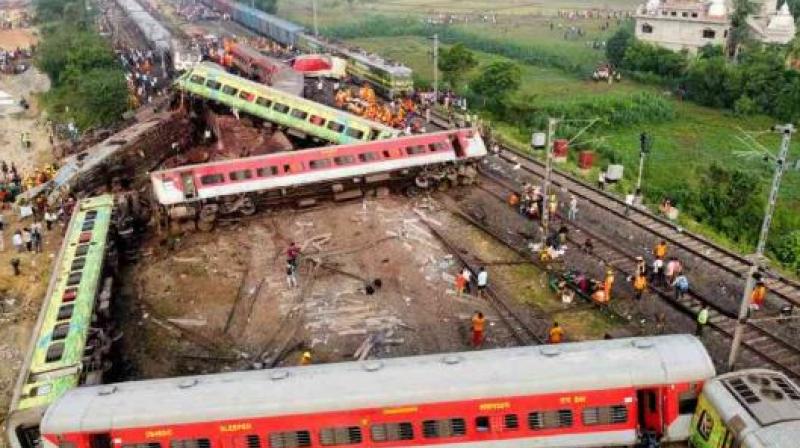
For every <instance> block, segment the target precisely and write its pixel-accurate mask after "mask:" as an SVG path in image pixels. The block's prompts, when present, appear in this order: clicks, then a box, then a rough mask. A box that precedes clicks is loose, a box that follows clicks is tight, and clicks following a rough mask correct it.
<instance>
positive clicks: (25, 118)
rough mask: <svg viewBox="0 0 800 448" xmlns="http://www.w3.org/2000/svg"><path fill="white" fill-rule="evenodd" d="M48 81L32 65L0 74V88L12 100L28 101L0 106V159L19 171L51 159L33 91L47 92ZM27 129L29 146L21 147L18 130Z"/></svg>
mask: <svg viewBox="0 0 800 448" xmlns="http://www.w3.org/2000/svg"><path fill="white" fill-rule="evenodd" d="M49 88H50V80H49V79H48V78H47V76H46V75H44V74H42V73H41V72H39V71H38V70H36V68H31V69H29V70H27V71H26V72H24V73H22V74H19V75H0V91H3V92H6V93H7V94H9V95H11V96H12V97H13V98H14V100H15V102H17V103H18V102H19V100H20V98H23V97H24V98H25V99H27V100H28V102H29V103H31V107H30V109H28V110H27V111H26V110H23V109H22V108H21V107H19V106H17V105H14V106H1V105H0V147H2V148H3V150H2V152H0V160H5V161H6V162H7V163H11V162H14V164H16V166H17V168H20V169H21V170H22V172H23V173H24V172H28V171H29V170H31V169H34V168H35V167H38V166H41V165H43V164H45V163H50V162H52V158H53V155H52V148H51V146H50V142H49V138H48V135H49V134H48V129H47V126H46V122H47V119H46V118H45V117H44V116H43V115H42V113H41V111H40V109H39V107H38V105H37V104H36V103H37V102H36V101H35V98H34V94H36V93H39V92H44V91H47V90H48V89H49ZM24 131H27V132H30V135H31V140H32V143H31V149H24V148H23V147H22V145H21V143H20V135H21V133H22V132H24Z"/></svg>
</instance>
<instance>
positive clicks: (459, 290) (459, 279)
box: [455, 272, 467, 297]
mask: <svg viewBox="0 0 800 448" xmlns="http://www.w3.org/2000/svg"><path fill="white" fill-rule="evenodd" d="M466 283H467V280H466V279H465V278H464V276H463V275H461V273H460V272H459V273H458V274H456V285H455V287H456V295H457V296H458V297H461V296H462V295H464V286H465V285H466Z"/></svg>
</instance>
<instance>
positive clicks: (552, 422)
mask: <svg viewBox="0 0 800 448" xmlns="http://www.w3.org/2000/svg"><path fill="white" fill-rule="evenodd" d="M570 426H572V411H570V410H569V409H561V410H558V411H537V412H531V413H529V414H528V428H530V429H533V430H540V429H551V428H569V427H570Z"/></svg>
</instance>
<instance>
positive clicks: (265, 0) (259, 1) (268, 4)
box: [251, 0, 278, 14]
mask: <svg viewBox="0 0 800 448" xmlns="http://www.w3.org/2000/svg"><path fill="white" fill-rule="evenodd" d="M251 1H252V2H253V3H252V4H253V6H254V7H255V8H256V9H260V10H262V11H264V12H268V13H270V14H275V12H276V11H278V1H277V0H251Z"/></svg>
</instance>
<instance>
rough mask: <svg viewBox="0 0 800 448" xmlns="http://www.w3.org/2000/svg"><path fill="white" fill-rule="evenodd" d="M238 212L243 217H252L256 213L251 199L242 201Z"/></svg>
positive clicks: (254, 204)
mask: <svg viewBox="0 0 800 448" xmlns="http://www.w3.org/2000/svg"><path fill="white" fill-rule="evenodd" d="M239 212H240V213H241V214H243V215H244V216H253V215H254V214H255V213H256V203H255V202H253V198H250V197H247V198H244V199H242V205H241V206H240V207H239Z"/></svg>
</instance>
